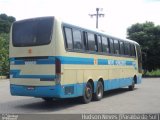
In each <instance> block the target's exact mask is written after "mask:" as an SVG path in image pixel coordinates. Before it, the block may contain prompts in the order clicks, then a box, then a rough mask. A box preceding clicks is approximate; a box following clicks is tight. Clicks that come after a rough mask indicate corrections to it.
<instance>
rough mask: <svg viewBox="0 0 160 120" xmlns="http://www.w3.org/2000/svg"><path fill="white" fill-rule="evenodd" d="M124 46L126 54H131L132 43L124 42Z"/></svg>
mask: <svg viewBox="0 0 160 120" xmlns="http://www.w3.org/2000/svg"><path fill="white" fill-rule="evenodd" d="M124 48H125V55H128V56H129V55H130V45H129V43H127V42H125V43H124Z"/></svg>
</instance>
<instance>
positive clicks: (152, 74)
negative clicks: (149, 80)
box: [146, 69, 160, 77]
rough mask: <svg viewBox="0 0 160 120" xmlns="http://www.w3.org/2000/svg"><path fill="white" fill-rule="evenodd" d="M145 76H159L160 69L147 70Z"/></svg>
mask: <svg viewBox="0 0 160 120" xmlns="http://www.w3.org/2000/svg"><path fill="white" fill-rule="evenodd" d="M146 76H150V77H152V76H154V77H156V76H157V77H159V76H160V69H157V70H153V71H151V72H149V71H147V73H146Z"/></svg>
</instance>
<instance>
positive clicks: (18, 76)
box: [10, 70, 56, 79]
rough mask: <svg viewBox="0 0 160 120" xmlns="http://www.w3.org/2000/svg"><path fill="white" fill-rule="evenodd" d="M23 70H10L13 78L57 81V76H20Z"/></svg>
mask: <svg viewBox="0 0 160 120" xmlns="http://www.w3.org/2000/svg"><path fill="white" fill-rule="evenodd" d="M20 72H21V70H10V75H11V76H12V78H39V79H55V78H56V75H20Z"/></svg>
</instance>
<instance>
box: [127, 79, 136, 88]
mask: <svg viewBox="0 0 160 120" xmlns="http://www.w3.org/2000/svg"><path fill="white" fill-rule="evenodd" d="M134 88H135V80H134V79H133V80H132V84H131V85H130V86H128V89H129V91H132V90H134Z"/></svg>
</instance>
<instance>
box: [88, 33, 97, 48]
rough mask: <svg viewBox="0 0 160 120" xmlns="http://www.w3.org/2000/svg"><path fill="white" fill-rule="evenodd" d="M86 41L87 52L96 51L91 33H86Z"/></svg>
mask: <svg viewBox="0 0 160 120" xmlns="http://www.w3.org/2000/svg"><path fill="white" fill-rule="evenodd" d="M87 40H88V50H89V51H97V48H96V47H97V46H96V43H95V35H94V34H93V33H89V32H88V33H87Z"/></svg>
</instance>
